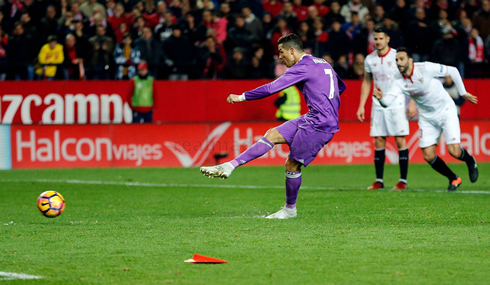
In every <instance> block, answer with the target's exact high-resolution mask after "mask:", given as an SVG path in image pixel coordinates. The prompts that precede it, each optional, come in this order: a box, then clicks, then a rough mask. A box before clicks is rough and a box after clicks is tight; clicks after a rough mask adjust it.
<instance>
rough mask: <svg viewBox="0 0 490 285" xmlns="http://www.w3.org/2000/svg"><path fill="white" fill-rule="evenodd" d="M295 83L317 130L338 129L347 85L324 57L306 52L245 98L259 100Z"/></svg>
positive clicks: (334, 130)
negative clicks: (340, 108)
mask: <svg viewBox="0 0 490 285" xmlns="http://www.w3.org/2000/svg"><path fill="white" fill-rule="evenodd" d="M292 85H296V87H298V89H299V90H300V91H301V93H303V96H304V97H305V101H306V105H307V106H308V108H309V111H308V113H307V114H306V115H305V119H306V122H307V123H308V124H309V125H311V126H312V127H313V128H315V129H316V130H318V131H322V132H327V133H335V132H338V131H339V112H338V111H339V107H340V94H342V92H344V90H345V84H344V82H343V81H342V79H340V77H339V76H338V75H337V73H336V72H335V71H334V70H333V68H332V66H331V65H330V64H328V62H326V61H325V60H324V59H321V58H316V57H313V56H310V55H303V56H302V57H301V59H300V60H299V62H298V63H296V64H295V65H293V66H292V67H291V68H289V69H288V70H287V71H286V72H285V73H284V74H283V75H282V76H281V77H279V78H278V79H276V80H274V81H273V82H271V83H268V84H265V85H262V86H260V87H258V88H256V89H254V90H252V91H247V92H245V93H244V94H245V99H246V100H247V101H249V100H256V99H261V98H264V97H267V96H270V95H272V94H274V93H277V92H279V91H281V90H284V89H286V88H288V87H289V86H292Z"/></svg>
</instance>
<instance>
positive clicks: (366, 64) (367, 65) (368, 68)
mask: <svg viewBox="0 0 490 285" xmlns="http://www.w3.org/2000/svg"><path fill="white" fill-rule="evenodd" d="M364 71H366V72H367V73H373V72H372V71H371V67H370V66H369V64H368V59H367V57H366V60H364Z"/></svg>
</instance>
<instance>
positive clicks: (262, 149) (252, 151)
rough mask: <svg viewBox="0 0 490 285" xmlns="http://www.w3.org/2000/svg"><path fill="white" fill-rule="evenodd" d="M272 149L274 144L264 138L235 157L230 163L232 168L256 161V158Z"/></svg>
mask: <svg viewBox="0 0 490 285" xmlns="http://www.w3.org/2000/svg"><path fill="white" fill-rule="evenodd" d="M273 147H274V144H273V143H271V142H270V141H269V140H268V139H266V138H265V137H263V138H261V139H260V140H259V141H258V142H256V143H254V144H253V145H252V146H251V147H250V148H249V149H247V150H246V151H244V152H243V153H241V154H240V155H239V156H237V157H236V158H235V159H233V160H232V161H230V162H231V164H232V165H233V167H237V166H240V165H242V164H245V163H247V162H249V161H251V160H253V159H256V158H257V157H261V156H262V155H264V154H266V153H267V152H268V151H269V150H271V149H272V148H273Z"/></svg>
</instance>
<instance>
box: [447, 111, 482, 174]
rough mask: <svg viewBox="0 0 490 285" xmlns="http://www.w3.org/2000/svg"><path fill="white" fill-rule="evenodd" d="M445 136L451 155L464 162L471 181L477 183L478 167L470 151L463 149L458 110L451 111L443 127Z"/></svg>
mask: <svg viewBox="0 0 490 285" xmlns="http://www.w3.org/2000/svg"><path fill="white" fill-rule="evenodd" d="M443 130H444V134H445V135H446V143H447V149H448V151H449V154H451V156H453V157H454V158H456V159H459V160H461V161H464V162H465V163H466V166H467V167H468V173H469V176H470V181H471V182H472V183H475V182H476V181H477V180H478V166H477V164H476V159H475V158H474V157H473V156H472V155H470V154H469V153H468V150H466V149H464V148H462V147H461V145H460V143H461V129H460V126H459V118H458V115H457V111H456V110H451V112H450V113H449V114H448V115H447V118H446V120H445V122H444V125H443Z"/></svg>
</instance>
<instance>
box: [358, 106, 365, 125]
mask: <svg viewBox="0 0 490 285" xmlns="http://www.w3.org/2000/svg"><path fill="white" fill-rule="evenodd" d="M364 112H365V111H364V108H363V107H359V109H358V110H357V118H358V119H359V121H361V122H364Z"/></svg>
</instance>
